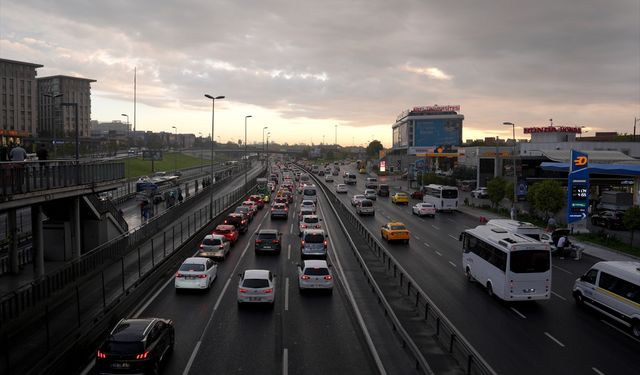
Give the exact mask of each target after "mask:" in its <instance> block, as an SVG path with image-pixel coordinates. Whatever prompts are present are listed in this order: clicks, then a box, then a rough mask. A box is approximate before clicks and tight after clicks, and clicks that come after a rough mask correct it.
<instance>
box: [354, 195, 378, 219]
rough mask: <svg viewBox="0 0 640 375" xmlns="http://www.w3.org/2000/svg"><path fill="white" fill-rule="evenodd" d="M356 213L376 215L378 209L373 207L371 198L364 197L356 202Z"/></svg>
mask: <svg viewBox="0 0 640 375" xmlns="http://www.w3.org/2000/svg"><path fill="white" fill-rule="evenodd" d="M356 213H357V214H358V215H375V214H376V210H375V209H374V208H373V201H372V200H370V199H362V200H360V201H358V203H356Z"/></svg>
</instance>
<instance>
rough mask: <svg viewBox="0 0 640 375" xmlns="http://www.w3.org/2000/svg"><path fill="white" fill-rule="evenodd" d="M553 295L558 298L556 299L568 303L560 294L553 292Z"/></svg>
mask: <svg viewBox="0 0 640 375" xmlns="http://www.w3.org/2000/svg"><path fill="white" fill-rule="evenodd" d="M551 294H553V295H554V296H556V297H558V298H560V299H561V300H563V301H566V300H567V299H566V298H564V297H563V296H561V295H559V294H558V293H556V292H554V291H553V290H552V291H551Z"/></svg>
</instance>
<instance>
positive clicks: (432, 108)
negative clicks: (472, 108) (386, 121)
mask: <svg viewBox="0 0 640 375" xmlns="http://www.w3.org/2000/svg"><path fill="white" fill-rule="evenodd" d="M458 111H460V106H459V105H437V104H435V105H426V106H421V107H413V109H407V110H404V111H402V112H401V113H400V114H399V115H398V117H397V118H396V121H399V120H400V119H402V118H404V117H407V116H409V115H411V116H418V115H423V114H427V113H442V112H458Z"/></svg>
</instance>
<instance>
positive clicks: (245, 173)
mask: <svg viewBox="0 0 640 375" xmlns="http://www.w3.org/2000/svg"><path fill="white" fill-rule="evenodd" d="M249 117H253V116H251V115H248V116H244V163H245V164H244V188H245V190H246V189H247V167H248V165H247V164H248V161H249V158H248V157H247V119H248V118H249Z"/></svg>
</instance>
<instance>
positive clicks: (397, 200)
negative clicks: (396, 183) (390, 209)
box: [391, 193, 409, 204]
mask: <svg viewBox="0 0 640 375" xmlns="http://www.w3.org/2000/svg"><path fill="white" fill-rule="evenodd" d="M391 203H394V204H409V196H408V195H407V194H406V193H395V194H393V195H392V196H391Z"/></svg>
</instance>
